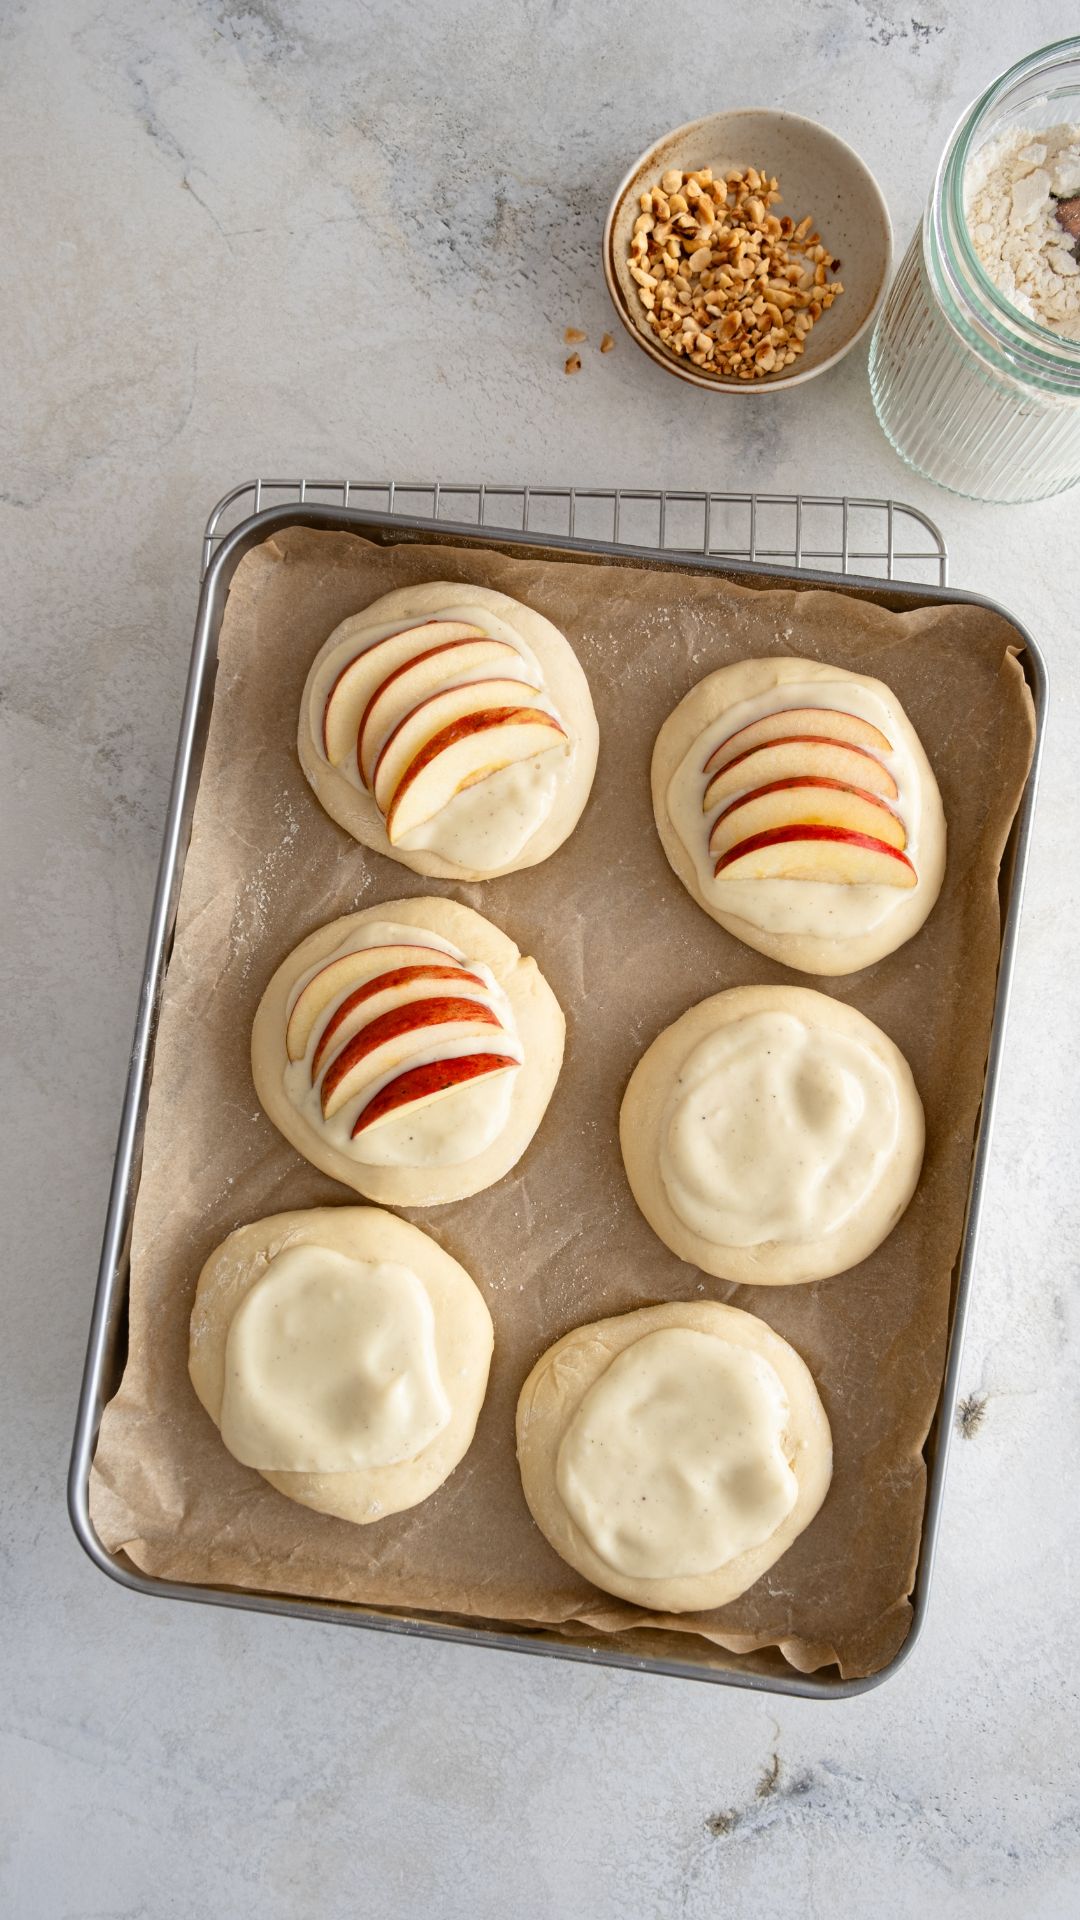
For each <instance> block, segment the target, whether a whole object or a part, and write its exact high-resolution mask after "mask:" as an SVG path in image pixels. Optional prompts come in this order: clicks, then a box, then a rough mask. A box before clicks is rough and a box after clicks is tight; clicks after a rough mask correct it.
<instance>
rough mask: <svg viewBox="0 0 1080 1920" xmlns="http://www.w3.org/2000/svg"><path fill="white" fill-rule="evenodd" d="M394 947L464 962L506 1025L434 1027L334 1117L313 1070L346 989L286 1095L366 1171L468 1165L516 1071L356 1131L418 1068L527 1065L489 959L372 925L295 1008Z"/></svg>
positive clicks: (415, 933) (472, 993)
mask: <svg viewBox="0 0 1080 1920" xmlns="http://www.w3.org/2000/svg"><path fill="white" fill-rule="evenodd" d="M393 631H395V632H396V631H397V629H396V628H395V629H393ZM390 946H425V947H436V948H438V949H439V950H440V951H441V952H443V953H445V954H446V955H447V957H448V959H450V960H457V961H460V962H461V963H462V965H463V967H464V968H465V970H466V971H468V972H469V973H473V974H477V975H478V976H479V978H480V980H481V981H482V982H483V987H482V989H478V988H477V987H476V986H475V985H474V984H472V983H468V984H466V983H463V984H462V997H463V998H466V999H468V998H473V999H479V998H480V997H481V995H482V997H483V998H484V999H485V1000H486V1001H487V1003H488V1004H489V1005H490V1006H491V1008H492V1009H493V1011H494V1012H495V1013H496V1014H497V1015H498V1018H499V1022H500V1025H499V1026H498V1027H490V1028H486V1029H485V1032H484V1035H483V1037H481V1038H477V1037H476V1036H473V1037H471V1038H470V1037H467V1036H460V1035H459V1036H458V1037H456V1038H445V1039H440V1036H439V1028H438V1027H433V1028H432V1030H431V1032H432V1038H431V1043H430V1045H428V1046H426V1047H425V1046H423V1045H422V1044H420V1043H419V1042H418V1044H417V1047H416V1049H415V1051H411V1052H410V1053H409V1056H408V1059H407V1061H406V1062H405V1063H404V1064H403V1065H400V1066H395V1067H393V1068H391V1069H389V1070H388V1071H387V1072H385V1073H383V1074H379V1075H377V1076H375V1077H373V1078H372V1079H371V1080H369V1081H368V1082H367V1083H366V1084H365V1086H364V1089H363V1091H362V1093H360V1094H358V1095H357V1096H356V1098H355V1099H352V1100H348V1101H346V1102H345V1104H344V1106H342V1107H339V1109H338V1111H337V1112H336V1113H333V1114H331V1115H330V1117H329V1119H326V1118H324V1116H323V1111H322V1104H321V1099H320V1083H321V1081H320V1079H316V1080H314V1081H313V1080H312V1075H311V1065H312V1060H313V1057H314V1054H315V1049H316V1047H317V1045H318V1043H319V1038H320V1035H321V1034H322V1032H323V1030H324V1028H325V1027H326V1025H327V1022H328V1021H329V1020H330V1019H331V1018H332V1017H333V1015H334V1014H335V1013H336V1012H337V1009H338V1008H339V1007H340V1005H341V1004H342V1002H343V1001H344V1000H346V999H347V998H348V997H349V994H350V993H351V992H352V991H353V989H352V987H349V986H346V987H344V988H343V989H342V991H341V992H340V993H339V994H338V995H337V997H336V998H335V999H333V1000H331V1001H330V1002H329V1003H328V1005H327V1006H326V1007H325V1008H324V1009H323V1011H322V1012H321V1013H320V1015H319V1017H318V1019H317V1020H316V1021H315V1024H314V1027H313V1028H312V1031H311V1034H310V1035H309V1037H308V1043H307V1051H306V1052H305V1054H304V1057H303V1059H301V1060H286V1064H285V1068H284V1072H283V1076H282V1078H283V1083H284V1087H285V1093H286V1095H287V1097H288V1099H289V1100H290V1101H291V1103H292V1105H293V1106H294V1107H296V1109H297V1110H298V1112H300V1113H302V1114H303V1116H304V1118H305V1119H306V1120H307V1121H308V1122H309V1124H310V1125H311V1126H313V1127H315V1128H317V1129H318V1131H319V1132H320V1133H321V1134H323V1136H324V1137H325V1139H326V1140H327V1141H328V1142H329V1143H330V1144H331V1145H332V1146H334V1147H336V1148H337V1149H338V1151H339V1152H340V1153H345V1154H348V1156H349V1158H350V1159H352V1160H356V1161H359V1162H361V1163H363V1164H364V1165H365V1166H374V1167H403V1166H407V1167H456V1166H460V1165H462V1163H463V1162H465V1161H467V1160H472V1159H474V1158H475V1157H476V1155H477V1154H479V1153H482V1152H483V1151H484V1148H485V1147H488V1146H490V1145H491V1143H492V1141H493V1140H496V1139H498V1137H499V1135H500V1133H501V1132H502V1131H503V1128H504V1127H505V1125H506V1122H507V1118H508V1116H509V1112H510V1102H511V1098H512V1095H513V1087H514V1079H515V1075H514V1073H513V1071H512V1070H511V1071H508V1072H506V1073H500V1074H495V1075H492V1076H491V1077H490V1078H484V1079H479V1080H475V1081H465V1082H464V1083H463V1084H462V1085H461V1086H458V1087H453V1088H449V1089H447V1090H446V1091H445V1092H443V1093H440V1094H439V1095H438V1096H437V1097H436V1098H434V1099H432V1100H428V1101H426V1102H425V1103H424V1104H423V1105H421V1106H416V1107H412V1108H410V1109H409V1110H407V1111H406V1112H404V1113H402V1114H399V1115H391V1116H388V1117H387V1118H386V1119H385V1120H380V1121H379V1122H378V1124H377V1125H375V1126H372V1127H366V1128H365V1129H364V1130H363V1132H362V1133H360V1134H359V1135H358V1137H357V1138H356V1139H355V1140H354V1139H352V1137H351V1135H352V1128H353V1125H354V1123H355V1121H356V1118H357V1115H358V1113H359V1112H360V1109H361V1108H362V1107H363V1106H366V1105H367V1102H368V1101H369V1100H371V1099H372V1098H373V1097H374V1096H375V1094H377V1093H379V1092H380V1091H381V1090H382V1088H383V1087H385V1086H386V1085H387V1084H388V1083H389V1082H390V1081H391V1080H393V1079H395V1078H396V1077H397V1075H398V1074H399V1073H402V1072H404V1071H406V1070H411V1069H412V1068H413V1067H422V1066H431V1065H433V1064H434V1063H435V1062H436V1061H438V1060H451V1059H460V1058H462V1057H464V1056H465V1055H467V1054H471V1053H498V1054H506V1055H507V1056H509V1057H510V1058H513V1059H515V1060H517V1061H519V1062H520V1061H521V1060H522V1059H523V1058H524V1054H523V1049H522V1045H521V1040H520V1037H519V1035H518V1031H517V1023H516V1021H515V1019H514V1013H513V1008H512V1007H511V1005H510V1001H509V999H508V998H507V996H506V994H505V993H504V992H503V990H502V988H501V987H500V986H499V984H498V981H497V980H496V979H495V976H494V974H493V973H492V972H491V969H490V968H489V967H487V966H485V965H484V964H483V962H481V961H475V960H470V959H469V958H468V957H467V956H466V955H465V954H463V953H461V952H460V950H459V949H458V948H457V947H454V946H452V945H451V943H450V942H449V941H448V940H444V939H443V938H442V937H441V936H440V935H438V934H434V933H430V932H429V931H428V929H427V928H426V927H418V926H415V925H410V926H405V925H403V924H402V925H399V924H397V923H395V922H393V921H388V920H387V921H384V920H369V921H366V922H365V923H364V924H363V925H362V926H360V927H358V928H357V929H356V930H355V931H354V932H353V933H351V934H349V935H348V936H347V937H346V939H345V940H343V941H342V943H341V945H340V946H338V947H335V948H334V950H333V951H332V952H331V953H328V954H326V955H325V956H324V957H323V958H322V959H321V960H320V961H319V962H318V965H317V966H314V967H309V968H308V969H307V971H306V972H305V973H303V974H301V975H300V977H299V979H298V980H297V982H296V985H295V987H294V989H293V992H292V994H291V996H290V1000H289V1010H290V1012H291V1010H292V1008H293V1007H294V1006H295V1005H296V1002H297V1000H298V998H299V996H300V994H301V993H302V991H303V989H304V987H305V986H306V985H307V983H308V981H309V980H312V979H314V978H315V976H316V974H318V973H320V972H322V970H323V968H325V967H327V966H329V965H330V964H331V962H332V961H334V960H338V959H342V958H344V956H345V955H346V954H350V953H361V952H364V951H365V950H366V949H367V948H369V947H390ZM421 1031H422V1030H421ZM335 1051H336V1049H335V1048H334V1047H333V1046H331V1048H330V1050H329V1053H328V1056H327V1062H326V1064H329V1061H330V1059H331V1058H332V1057H333V1054H334V1052H335Z"/></svg>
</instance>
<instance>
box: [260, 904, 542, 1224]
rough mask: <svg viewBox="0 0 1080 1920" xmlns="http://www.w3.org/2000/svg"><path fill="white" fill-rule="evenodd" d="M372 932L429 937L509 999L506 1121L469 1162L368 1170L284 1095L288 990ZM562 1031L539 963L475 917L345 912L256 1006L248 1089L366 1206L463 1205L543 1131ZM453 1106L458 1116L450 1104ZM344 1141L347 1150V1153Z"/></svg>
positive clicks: (443, 1107)
mask: <svg viewBox="0 0 1080 1920" xmlns="http://www.w3.org/2000/svg"><path fill="white" fill-rule="evenodd" d="M373 924H386V925H388V926H400V927H402V928H414V927H415V928H416V929H417V938H418V940H422V938H423V934H424V933H425V932H427V933H428V934H431V935H434V936H435V937H436V940H437V941H442V942H444V943H449V945H450V946H452V947H454V948H456V949H457V950H458V952H460V953H461V954H462V955H464V957H465V964H466V966H467V965H468V963H469V962H470V961H472V962H474V963H478V964H480V965H481V966H483V967H486V968H487V969H488V970H489V971H490V973H491V975H493V977H494V981H495V983H496V986H497V987H498V988H499V989H500V990H501V992H502V993H503V994H505V996H506V1000H507V1001H508V1002H509V1007H510V1011H511V1013H512V1015H513V1022H514V1026H515V1027H516V1034H517V1041H518V1042H519V1043H520V1050H521V1054H522V1064H521V1066H520V1067H519V1068H518V1069H517V1070H516V1072H514V1073H513V1074H512V1076H509V1081H510V1091H509V1098H508V1103H507V1105H506V1111H505V1119H504V1123H503V1124H502V1126H501V1128H500V1131H499V1132H498V1133H497V1135H496V1137H495V1138H493V1139H492V1140H490V1142H489V1143H488V1144H486V1145H484V1146H483V1147H482V1149H481V1150H480V1151H478V1152H477V1153H476V1154H475V1155H474V1156H473V1157H471V1158H469V1159H464V1160H461V1161H459V1162H456V1163H452V1164H442V1165H432V1164H414V1165H408V1164H405V1165H373V1164H370V1163H369V1162H365V1161H363V1160H361V1159H360V1158H358V1157H355V1155H354V1153H353V1152H351V1151H344V1150H343V1149H342V1147H341V1146H339V1145H336V1144H335V1143H334V1141H333V1140H332V1139H331V1138H330V1137H328V1135H327V1133H326V1131H325V1129H324V1127H323V1125H322V1123H321V1121H320V1120H319V1118H318V1115H316V1117H315V1119H314V1120H313V1119H312V1118H310V1117H309V1114H308V1112H305V1111H304V1110H302V1109H301V1108H300V1107H298V1106H297V1105H295V1104H294V1102H293V1100H292V1099H291V1098H290V1097H289V1093H288V1092H287V1090H286V1073H287V1071H288V1070H289V1064H290V1063H289V1058H288V1053H287V1050H286V1043H285V1034H286V1025H287V1019H288V1014H289V1010H290V1006H291V1003H292V1001H293V998H294V993H295V989H296V987H297V985H298V983H299V981H300V980H301V978H302V977H303V975H304V974H306V973H308V972H310V971H311V970H313V969H317V968H318V967H319V965H320V964H321V963H324V962H325V961H326V960H327V959H328V958H329V957H330V956H331V955H333V954H335V953H336V952H337V950H338V949H341V948H344V949H346V950H347V949H348V947H349V943H350V942H351V941H352V940H353V939H355V938H357V937H358V938H359V943H360V944H364V943H365V941H370V939H371V935H370V932H366V931H365V930H366V929H369V928H370V927H371V926H372V925H373ZM565 1033H566V1023H565V1021H564V1019H563V1015H562V1009H561V1008H560V1006H559V1003H558V1001H557V1000H556V998H555V995H554V994H553V992H552V991H551V988H550V987H549V986H548V983H547V981H546V980H545V979H544V976H543V974H542V973H541V972H540V969H539V968H538V966H537V965H536V962H535V960H530V959H525V958H523V957H522V955H521V954H520V953H519V951H518V949H517V947H516V946H515V945H514V942H513V941H512V940H510V939H508V938H507V936H506V934H505V933H501V932H500V931H499V929H498V927H495V926H492V924H491V921H490V920H485V919H484V917H483V915H482V914H479V913H474V912H473V910H472V908H471V907H463V906H460V905H459V904H458V903H457V901H454V900H440V899H436V898H434V897H421V898H419V899H415V900H390V901H387V902H385V903H384V904H382V905H380V906H377V907H367V908H365V909H364V911H363V912H362V913H353V914H347V915H346V916H345V917H344V918H343V919H341V920H334V921H332V922H330V924H329V925H327V926H325V927H320V928H319V929H318V931H317V932H316V933H312V934H310V935H309V936H308V938H307V939H306V940H303V941H301V943H300V945H299V946H298V947H296V948H295V949H294V951H293V952H292V953H290V954H289V956H288V957H287V959H285V960H283V961H282V963H281V965H280V966H279V967H278V969H277V972H276V973H275V974H274V976H273V979H272V980H271V981H270V984H269V986H268V987H267V989H266V992H265V993H264V994H263V997H262V1000H261V1001H260V1003H259V1008H258V1012H257V1013H256V1015H255V1023H254V1026H253V1028H252V1034H251V1070H252V1074H253V1077H254V1081H255V1090H256V1092H257V1094H258V1096H259V1099H260V1101H261V1102H262V1105H263V1108H264V1110H265V1112H266V1113H267V1114H268V1115H269V1117H270V1119H271V1120H272V1121H273V1123H274V1125H275V1126H276V1127H277V1128H278V1131H279V1132H280V1133H283V1134H284V1136H285V1138H286V1140H288V1141H290V1142H291V1143H292V1145H293V1146H294V1147H295V1148H296V1150H297V1152H298V1153H302V1154H303V1156H304V1158H305V1159H306V1160H310V1161H311V1163H312V1165H313V1166H316V1167H318V1168H320V1169H321V1171H322V1172H323V1173H328V1174H330V1176H331V1177H332V1178H333V1179H335V1180H341V1181H343V1182H344V1183H345V1185H346V1186H348V1187H354V1188H355V1189H356V1191H357V1192H358V1193H362V1194H364V1195H365V1197H366V1198H367V1199H369V1200H376V1201H379V1202H380V1203H382V1204H385V1205H388V1206H403V1207H431V1206H441V1205H443V1204H444V1203H445V1202H447V1201H451V1200H464V1199H467V1198H468V1196H469V1195H470V1194H473V1193H480V1192H482V1191H483V1189H484V1188H485V1187H490V1186H494V1184H495V1182H496V1181H497V1180H501V1179H502V1177H503V1175H504V1174H505V1173H508V1172H509V1171H510V1168H511V1167H512V1166H514V1165H515V1164H516V1162H517V1161H518V1160H519V1159H520V1158H521V1155H522V1154H523V1153H524V1151H525V1149H526V1147H527V1146H528V1144H529V1142H530V1140H531V1139H532V1137H533V1134H534V1133H535V1132H536V1129H537V1127H538V1126H539V1125H540V1122H541V1120H542V1119H543V1117H544V1113H545V1111H546V1108H547V1104H548V1101H549V1100H550V1099H551V1096H552V1094H553V1092H554V1091H555V1083H556V1081H557V1080H558V1077H559V1069H560V1067H561V1065H562V1056H563V1042H564V1039H565ZM467 1097H471V1095H470V1090H469V1089H467V1088H466V1089H464V1090H459V1091H458V1092H456V1093H454V1094H448V1095H445V1096H444V1098H443V1100H442V1101H440V1102H436V1103H434V1105H435V1107H437V1108H438V1109H439V1112H440V1119H443V1120H445V1121H447V1122H451V1121H454V1120H456V1118H457V1116H458V1115H459V1114H460V1113H461V1112H462V1111H463V1109H462V1107H461V1105H460V1102H461V1101H462V1100H463V1099H464V1098H467ZM455 1101H456V1102H458V1103H459V1106H458V1109H457V1114H455V1107H454V1103H455ZM348 1144H349V1143H348V1141H346V1145H348Z"/></svg>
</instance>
